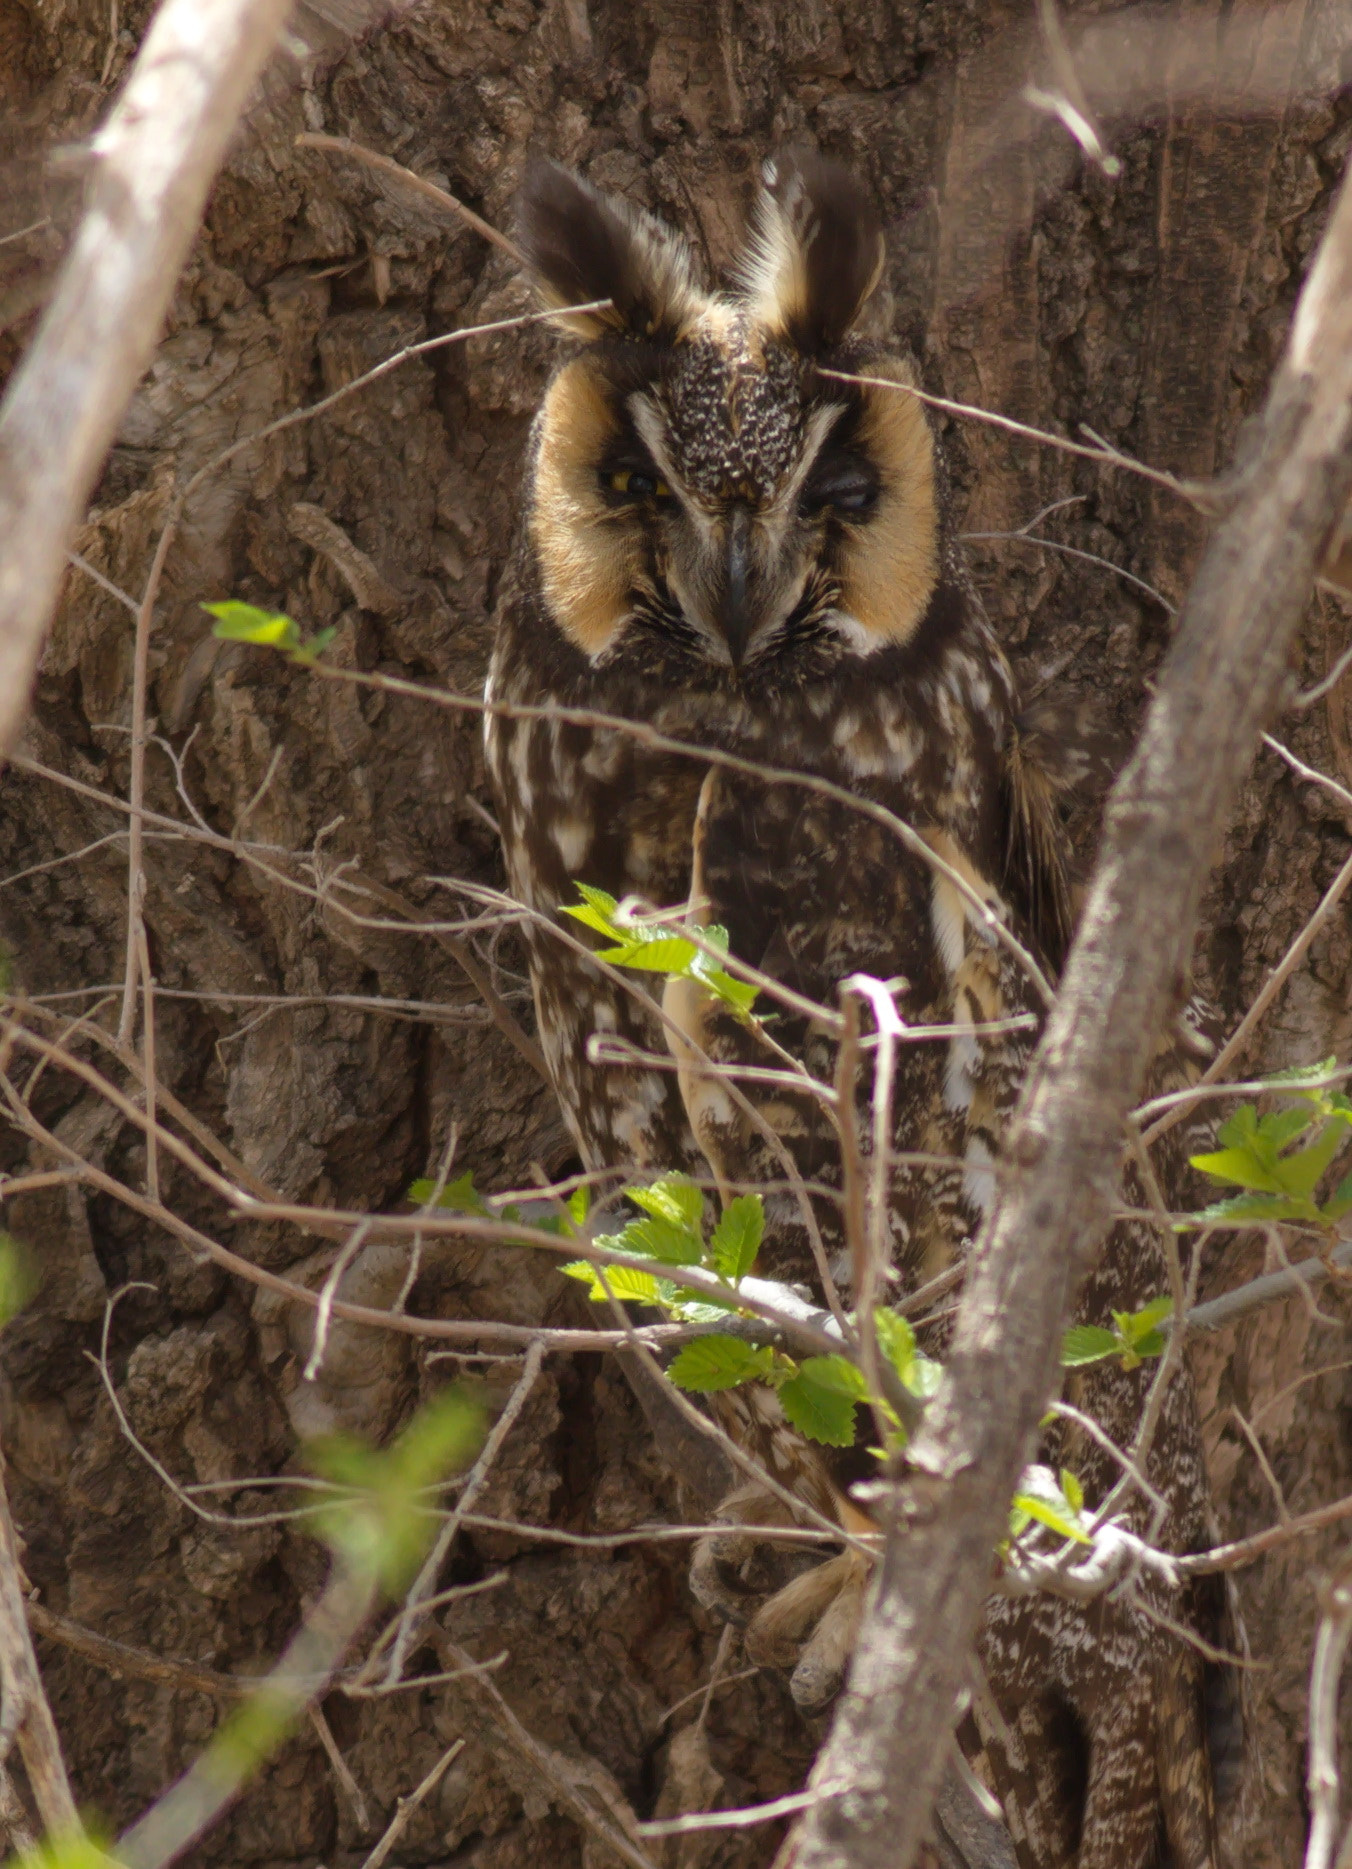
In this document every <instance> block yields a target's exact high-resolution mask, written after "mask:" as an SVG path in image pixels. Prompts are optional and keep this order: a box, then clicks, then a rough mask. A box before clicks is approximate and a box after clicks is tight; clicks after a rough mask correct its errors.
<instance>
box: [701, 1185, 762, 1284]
mask: <svg viewBox="0 0 1352 1869" xmlns="http://www.w3.org/2000/svg"><path fill="white" fill-rule="evenodd" d="M764 1235H765V1203H764V1202H763V1201H762V1200H761V1197H760V1195H759V1194H738V1195H735V1196H734V1197H733V1199H732V1200H730V1201H729V1202H728V1204H727V1206H726V1207H725V1208H724V1209H723V1212H722V1214H721V1216H720V1217H719V1222H718V1225H717V1226H716V1227H715V1228H714V1230H713V1236H712V1238H711V1239H710V1241H709V1253H710V1257H711V1258H712V1259H713V1262H714V1270H715V1271H716V1272H717V1273H718V1276H719V1277H720V1278H725V1279H727V1280H728V1281H729V1283H730V1284H733V1285H735V1284H737V1283H738V1281H739V1280H740V1279H743V1278H745V1277H746V1275H747V1273H748V1272H749V1271H750V1270H751V1268H752V1266H753V1265H754V1264H755V1263H756V1254H757V1253H758V1252H759V1251H760V1245H761V1240H762V1239H763V1238H764Z"/></svg>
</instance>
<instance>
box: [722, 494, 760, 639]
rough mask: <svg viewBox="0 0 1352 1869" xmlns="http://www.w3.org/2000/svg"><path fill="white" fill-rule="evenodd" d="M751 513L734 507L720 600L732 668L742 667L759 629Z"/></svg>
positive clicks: (724, 550)
mask: <svg viewBox="0 0 1352 1869" xmlns="http://www.w3.org/2000/svg"><path fill="white" fill-rule="evenodd" d="M750 557H751V514H750V512H749V511H748V510H747V508H746V507H745V506H734V507H733V509H732V511H731V512H730V513H729V515H728V529H727V535H726V538H725V539H724V544H723V588H722V591H721V592H720V593H719V599H718V627H719V629H720V630H721V631H722V634H723V640H724V641H725V642H726V643H727V645H728V654H729V655H730V656H731V657H732V666H733V667H734V668H740V667H741V665H742V657H743V656H744V655H745V654H746V646H747V643H748V642H749V641H750V640H751V632H752V630H753V628H754V627H755V621H756V619H755V617H754V615H753V614H752V606H751V592H750V584H751V577H750Z"/></svg>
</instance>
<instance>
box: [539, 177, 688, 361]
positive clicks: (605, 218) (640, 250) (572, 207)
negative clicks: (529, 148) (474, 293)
mask: <svg viewBox="0 0 1352 1869" xmlns="http://www.w3.org/2000/svg"><path fill="white" fill-rule="evenodd" d="M517 220H518V239H519V241H520V243H521V248H522V251H523V253H524V255H525V259H526V264H527V266H528V268H529V269H530V272H531V275H532V277H533V279H534V281H535V285H536V290H537V291H538V292H539V294H540V296H541V298H542V299H543V300H544V302H545V304H546V305H547V306H548V307H549V308H550V309H551V310H554V309H560V310H561V309H562V308H563V307H565V306H568V305H586V304H589V303H591V301H592V300H594V299H609V300H610V305H609V307H608V308H607V309H606V310H604V311H597V312H586V313H583V314H582V315H581V316H578V317H564V318H562V319H561V320H560V322H561V323H563V324H564V325H565V326H566V327H567V328H568V329H569V330H570V331H573V332H575V333H576V334H577V336H579V337H584V338H598V337H600V336H601V335H602V334H603V333H604V332H606V331H611V332H623V333H625V334H627V335H629V336H631V337H645V338H657V339H667V340H670V339H672V338H675V337H677V336H679V335H680V332H681V330H682V329H683V328H684V327H685V326H686V325H687V324H688V323H689V322H690V320H691V318H692V317H693V316H694V315H695V313H696V312H697V311H698V310H699V308H700V305H701V304H702V302H703V299H702V295H701V293H700V291H699V289H698V287H697V286H696V285H695V283H694V280H693V278H692V276H691V261H690V251H689V248H688V247H687V246H686V244H685V242H684V241H683V240H682V239H681V238H680V236H679V235H677V234H674V233H672V232H670V231H669V230H668V229H667V228H665V227H663V226H662V224H661V222H660V221H657V220H654V219H653V217H652V215H650V214H645V213H644V212H643V210H642V209H641V208H635V207H631V206H630V205H629V203H628V202H625V201H617V200H615V199H614V198H613V197H611V196H609V195H603V194H601V193H600V191H599V190H598V189H595V188H593V187H592V185H591V183H590V182H585V181H583V179H582V177H581V176H579V175H574V174H572V173H571V172H570V171H569V170H568V169H564V168H560V166H559V165H558V163H556V162H549V161H547V160H546V159H545V158H543V157H536V158H534V159H533V160H532V162H531V164H530V166H529V168H528V169H527V171H526V179H525V183H524V185H523V187H522V190H521V197H520V203H519V207H518V216H517Z"/></svg>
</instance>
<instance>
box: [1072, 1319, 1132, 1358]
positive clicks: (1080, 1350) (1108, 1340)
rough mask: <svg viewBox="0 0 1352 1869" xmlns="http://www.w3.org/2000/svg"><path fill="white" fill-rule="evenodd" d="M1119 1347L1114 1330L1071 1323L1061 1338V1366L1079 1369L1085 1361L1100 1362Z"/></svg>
mask: <svg viewBox="0 0 1352 1869" xmlns="http://www.w3.org/2000/svg"><path fill="white" fill-rule="evenodd" d="M1121 1347H1122V1344H1121V1340H1120V1338H1119V1337H1118V1335H1117V1333H1116V1332H1115V1331H1111V1330H1101V1329H1100V1328H1099V1326H1098V1325H1097V1324H1072V1325H1071V1327H1070V1329H1069V1330H1068V1331H1067V1332H1066V1334H1065V1336H1064V1337H1062V1339H1061V1367H1062V1368H1063V1369H1080V1368H1082V1367H1083V1366H1084V1365H1085V1364H1086V1363H1101V1362H1102V1361H1103V1359H1104V1357H1105V1356H1113V1355H1115V1354H1116V1353H1117V1351H1118V1350H1120V1349H1121Z"/></svg>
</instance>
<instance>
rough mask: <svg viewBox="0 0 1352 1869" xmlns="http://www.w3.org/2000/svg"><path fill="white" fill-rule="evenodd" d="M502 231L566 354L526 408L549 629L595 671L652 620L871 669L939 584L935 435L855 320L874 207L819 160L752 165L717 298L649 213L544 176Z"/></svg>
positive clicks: (736, 650)
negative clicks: (805, 649) (736, 259)
mask: <svg viewBox="0 0 1352 1869" xmlns="http://www.w3.org/2000/svg"><path fill="white" fill-rule="evenodd" d="M521 242H522V246H523V249H524V251H525V254H526V258H527V261H528V264H529V266H530V269H531V272H532V274H533V276H534V279H535V281H536V284H537V287H538V289H539V291H540V293H541V295H542V297H543V298H544V301H545V303H546V304H548V305H551V306H556V307H563V306H568V305H578V304H584V303H587V302H590V301H592V300H596V299H608V300H609V301H610V306H609V308H608V309H606V310H604V311H599V312H593V313H587V314H584V315H580V316H575V317H572V318H570V319H566V320H565V322H566V323H567V324H568V325H569V327H570V329H571V330H572V331H573V332H574V334H575V335H576V336H578V337H580V338H581V339H582V340H583V347H582V348H581V350H580V351H579V352H578V353H577V354H576V355H575V356H573V357H572V358H571V359H569V360H568V361H567V362H566V363H565V364H564V365H563V366H562V367H561V368H560V369H559V370H558V372H557V373H556V374H555V376H554V378H553V380H552V382H551V384H550V386H549V390H548V392H547V394H546V397H545V401H544V405H543V408H542V409H541V413H540V418H539V422H538V425H537V435H536V455H535V462H534V480H533V487H532V496H531V506H530V511H529V516H528V525H529V528H530V536H531V544H532V547H533V555H534V558H535V561H536V564H537V566H538V571H539V576H540V579H541V583H542V587H543V595H544V598H545V601H546V604H547V606H548V609H549V611H550V614H551V616H552V617H553V620H554V622H555V623H556V625H557V626H558V627H559V628H560V629H561V630H562V631H563V632H564V634H565V635H566V636H567V637H568V638H570V639H571V641H572V642H573V643H574V644H575V646H576V647H577V648H578V649H579V650H581V651H582V652H583V654H584V655H586V656H587V657H588V658H589V659H590V660H591V661H593V662H597V663H599V662H602V661H607V660H609V659H611V658H612V657H616V656H621V655H623V654H624V652H625V649H626V646H627V645H630V644H632V643H634V642H635V641H636V640H637V639H638V638H639V637H641V636H645V635H647V634H648V633H649V632H652V631H656V632H658V633H659V634H661V635H663V636H664V637H665V638H667V639H668V641H669V643H670V644H671V645H672V646H673V647H679V648H680V649H681V650H683V651H684V652H686V653H688V654H689V655H691V656H693V657H696V658H699V659H701V660H703V661H705V662H707V663H713V664H715V665H720V666H722V667H724V668H731V669H750V668H752V667H759V666H764V665H765V664H766V663H767V662H768V661H770V660H771V659H774V658H779V657H783V656H786V655H791V654H792V653H793V651H794V649H795V648H796V647H798V646H800V645H804V644H813V645H816V646H818V647H822V646H825V645H827V644H834V645H836V646H837V647H838V649H839V651H840V652H841V653H842V654H848V655H851V656H868V655H870V654H872V653H873V652H875V651H876V650H878V649H881V648H883V647H885V646H886V645H888V644H896V643H901V642H905V641H906V640H907V639H908V638H909V637H910V636H911V635H912V634H913V633H914V631H915V630H916V629H917V627H918V625H919V623H920V620H921V618H922V617H923V615H924V613H925V610H926V607H927V605H928V603H929V600H930V597H931V595H932V593H933V591H934V588H935V584H936V582H937V579H938V573H939V546H938V521H937V515H936V501H935V461H934V450H933V443H932V440H931V436H930V431H929V426H928V423H927V421H926V418H925V414H924V410H923V408H922V407H921V405H920V403H919V402H918V401H917V400H916V398H915V397H913V396H909V395H906V394H905V393H900V392H898V391H896V390H891V389H884V388H872V389H870V388H864V387H860V386H857V385H851V384H846V383H841V382H839V381H837V380H835V379H833V378H831V377H829V376H826V375H823V374H822V371H823V369H824V368H826V369H829V368H833V367H834V368H843V369H847V370H848V369H855V370H858V369H860V368H862V369H864V370H866V371H867V373H868V374H869V375H872V376H879V377H882V378H885V379H888V380H891V381H896V382H899V383H910V382H911V381H912V376H911V372H910V368H909V365H908V363H907V362H906V360H905V359H904V358H903V357H901V356H899V355H897V354H895V353H893V352H890V351H889V349H888V347H887V346H886V345H885V344H878V343H876V342H869V341H865V340H864V339H863V337H862V336H861V334H860V325H861V321H862V318H863V316H864V312H865V307H866V305H867V303H868V301H869V298H870V296H871V294H872V293H873V291H874V288H875V287H876V285H877V283H878V279H879V277H880V274H881V272H882V265H883V243H882V234H881V230H880V227H879V223H878V218H877V215H876V214H875V212H874V210H873V208H872V205H871V204H870V202H869V201H868V199H867V198H866V196H865V195H864V194H863V192H862V191H861V189H860V188H859V186H858V184H857V183H856V182H855V181H854V179H853V178H852V177H851V176H850V175H849V174H848V173H846V172H845V171H844V170H843V169H841V168H839V167H837V166H836V165H835V164H833V163H829V162H826V161H824V160H821V159H819V158H816V157H797V158H793V159H789V160H783V161H780V162H778V163H776V164H774V165H767V170H766V185H765V189H764V192H763V194H762V196H761V199H760V202H759V204H758V207H757V212H756V216H755V220H754V222H753V225H752V227H751V228H750V230H749V232H748V237H747V241H746V246H745V251H744V253H743V255H742V258H741V262H740V265H739V267H738V270H737V273H736V276H735V284H734V286H733V287H732V289H731V290H730V291H727V292H714V291H710V290H706V289H705V288H704V287H703V286H702V285H701V284H700V283H699V282H698V280H697V277H696V270H695V266H694V262H693V257H692V255H691V252H690V249H689V248H688V246H687V245H686V243H685V241H684V240H682V239H681V238H680V236H679V235H677V234H675V233H672V232H671V231H669V230H668V229H667V228H665V227H664V226H662V224H661V223H660V222H658V221H656V220H654V219H653V218H652V217H651V216H650V215H648V214H645V213H643V212H641V211H640V210H638V209H636V208H633V207H631V206H629V205H628V204H627V203H625V202H622V201H618V200H613V199H610V198H608V197H606V196H604V195H602V194H600V193H598V192H597V191H596V190H595V189H594V188H592V187H591V186H590V185H589V184H588V183H586V182H584V181H582V180H581V179H580V178H578V177H577V176H574V175H571V174H569V173H568V172H567V171H566V170H564V169H561V168H559V167H557V166H556V165H554V164H553V163H547V162H540V163H537V164H536V165H535V166H534V167H533V168H532V170H531V171H530V173H529V175H528V177H527V181H526V186H525V190H524V195H523V199H522V206H521Z"/></svg>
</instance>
